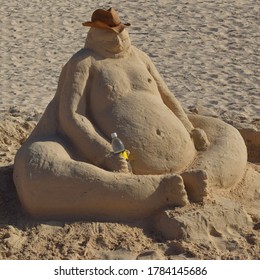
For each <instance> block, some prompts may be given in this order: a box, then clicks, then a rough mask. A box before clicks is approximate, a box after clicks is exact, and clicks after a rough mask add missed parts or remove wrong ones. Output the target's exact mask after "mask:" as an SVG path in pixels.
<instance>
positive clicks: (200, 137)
mask: <svg viewBox="0 0 260 280" xmlns="http://www.w3.org/2000/svg"><path fill="white" fill-rule="evenodd" d="M138 51H139V50H138ZM139 53H140V57H141V59H142V60H143V62H144V63H145V64H146V66H147V69H148V71H149V72H150V74H151V75H152V76H153V78H154V80H155V82H156V84H157V87H158V90H159V92H160V94H161V97H162V100H163V102H164V104H165V105H166V106H167V107H168V108H169V109H170V110H171V111H172V112H173V113H174V114H175V115H176V116H177V117H178V118H179V119H180V121H181V122H182V123H183V125H184V126H185V128H186V129H187V131H188V132H189V133H190V136H191V137H192V139H193V142H194V145H195V147H196V149H197V150H206V149H207V147H208V145H209V141H208V139H207V135H206V133H205V132H204V131H203V130H202V129H199V128H194V126H193V124H192V123H191V122H190V120H189V118H188V116H187V114H186V113H185V112H184V110H183V108H182V106H181V104H180V102H179V101H178V100H177V98H176V97H175V96H174V95H173V93H171V92H170V90H169V89H168V87H167V85H166V84H165V82H164V81H163V79H162V77H161V75H160V74H159V72H158V71H157V69H156V67H155V65H154V64H153V62H152V61H151V59H150V58H149V57H148V56H147V55H146V54H145V53H143V52H141V51H139Z"/></svg>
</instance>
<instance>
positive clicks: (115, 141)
mask: <svg viewBox="0 0 260 280" xmlns="http://www.w3.org/2000/svg"><path fill="white" fill-rule="evenodd" d="M111 137H112V142H111V144H112V148H113V152H114V153H115V154H119V153H122V152H124V150H125V146H124V144H123V142H122V141H121V140H120V139H119V138H118V137H117V134H116V132H113V133H111Z"/></svg>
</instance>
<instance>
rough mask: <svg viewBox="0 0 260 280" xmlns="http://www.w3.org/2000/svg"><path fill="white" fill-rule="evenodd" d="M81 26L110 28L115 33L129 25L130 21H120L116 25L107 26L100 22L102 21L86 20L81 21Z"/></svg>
mask: <svg viewBox="0 0 260 280" xmlns="http://www.w3.org/2000/svg"><path fill="white" fill-rule="evenodd" d="M82 25H83V26H89V27H96V28H103V29H110V30H113V31H115V32H117V33H120V32H122V31H123V30H124V29H125V28H126V27H128V26H130V25H131V24H130V23H125V24H123V23H120V24H118V25H116V26H109V25H107V24H106V23H104V22H102V21H98V20H97V21H86V22H84V23H82Z"/></svg>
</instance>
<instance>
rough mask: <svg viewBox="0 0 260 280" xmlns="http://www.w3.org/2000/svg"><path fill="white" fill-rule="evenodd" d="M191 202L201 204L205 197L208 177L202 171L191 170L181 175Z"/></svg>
mask: <svg viewBox="0 0 260 280" xmlns="http://www.w3.org/2000/svg"><path fill="white" fill-rule="evenodd" d="M181 176H182V178H183V181H184V185H185V189H186V191H187V193H188V197H189V200H190V201H191V202H202V201H203V198H204V197H205V196H207V187H208V175H207V172H206V171H204V170H191V171H187V172H184V173H182V174H181Z"/></svg>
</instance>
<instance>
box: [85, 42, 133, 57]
mask: <svg viewBox="0 0 260 280" xmlns="http://www.w3.org/2000/svg"><path fill="white" fill-rule="evenodd" d="M84 47H85V48H87V49H90V50H92V51H93V52H94V53H95V54H97V55H98V56H101V57H102V58H120V57H125V56H128V55H129V54H130V53H131V49H132V47H131V44H129V45H127V46H126V45H124V46H123V47H120V46H118V48H116V49H109V48H105V45H97V44H96V43H93V42H92V41H90V40H86V42H85V46H84Z"/></svg>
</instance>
